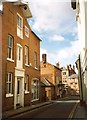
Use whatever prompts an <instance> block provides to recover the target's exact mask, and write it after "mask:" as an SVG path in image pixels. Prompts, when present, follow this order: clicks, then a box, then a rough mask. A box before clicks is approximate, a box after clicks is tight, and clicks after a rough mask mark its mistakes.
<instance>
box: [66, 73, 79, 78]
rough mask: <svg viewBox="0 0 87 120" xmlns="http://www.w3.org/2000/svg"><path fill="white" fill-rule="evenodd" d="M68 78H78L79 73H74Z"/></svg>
mask: <svg viewBox="0 0 87 120" xmlns="http://www.w3.org/2000/svg"><path fill="white" fill-rule="evenodd" d="M68 78H70V79H73V78H74V79H75V78H78V75H77V74H72V75H71V76H69V77H68Z"/></svg>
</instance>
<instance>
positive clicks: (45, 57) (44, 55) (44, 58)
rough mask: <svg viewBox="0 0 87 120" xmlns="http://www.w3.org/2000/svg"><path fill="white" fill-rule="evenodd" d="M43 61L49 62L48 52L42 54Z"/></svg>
mask: <svg viewBox="0 0 87 120" xmlns="http://www.w3.org/2000/svg"><path fill="white" fill-rule="evenodd" d="M42 61H43V63H46V62H47V55H46V54H42Z"/></svg>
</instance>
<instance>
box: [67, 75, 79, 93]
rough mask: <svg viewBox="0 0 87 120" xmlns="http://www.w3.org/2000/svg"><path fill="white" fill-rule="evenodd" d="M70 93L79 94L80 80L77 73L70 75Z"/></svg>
mask: <svg viewBox="0 0 87 120" xmlns="http://www.w3.org/2000/svg"><path fill="white" fill-rule="evenodd" d="M68 94H70V95H79V81H78V75H77V74H72V75H71V76H69V77H68Z"/></svg>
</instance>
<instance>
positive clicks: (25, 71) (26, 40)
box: [0, 0, 40, 111]
mask: <svg viewBox="0 0 87 120" xmlns="http://www.w3.org/2000/svg"><path fill="white" fill-rule="evenodd" d="M30 17H32V15H31V12H30V9H29V7H28V4H27V3H24V2H21V1H20V0H18V1H17V2H2V3H0V43H2V44H0V49H1V47H2V52H1V51H0V55H1V54H2V111H6V110H9V109H12V108H14V109H16V108H18V107H24V106H26V105H30V104H33V103H34V102H38V101H39V100H40V94H39V80H40V39H39V37H38V36H37V35H36V34H35V33H34V32H33V31H32V30H31V29H30V26H29V24H28V22H27V18H30ZM1 26H2V30H1ZM1 33H2V34H1Z"/></svg>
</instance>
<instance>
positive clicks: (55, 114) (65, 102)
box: [13, 97, 78, 118]
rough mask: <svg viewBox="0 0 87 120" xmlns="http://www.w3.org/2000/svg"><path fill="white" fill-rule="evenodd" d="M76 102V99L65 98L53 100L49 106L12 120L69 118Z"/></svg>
mask: <svg viewBox="0 0 87 120" xmlns="http://www.w3.org/2000/svg"><path fill="white" fill-rule="evenodd" d="M77 102H78V99H77V98H73V97H66V98H64V99H60V100H54V101H53V104H51V105H46V106H44V107H40V108H38V109H35V110H32V111H29V112H26V113H22V114H20V115H17V116H15V117H13V118H69V116H70V114H71V113H72V111H73V109H74V107H75V106H76V104H77Z"/></svg>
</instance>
